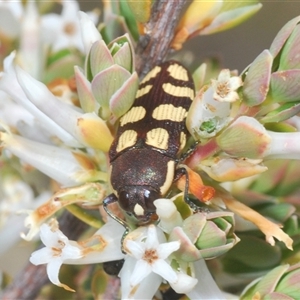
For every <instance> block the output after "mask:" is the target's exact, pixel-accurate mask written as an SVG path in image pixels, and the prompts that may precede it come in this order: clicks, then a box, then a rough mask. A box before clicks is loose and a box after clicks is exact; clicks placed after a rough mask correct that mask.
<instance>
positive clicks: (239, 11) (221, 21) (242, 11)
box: [200, 3, 262, 35]
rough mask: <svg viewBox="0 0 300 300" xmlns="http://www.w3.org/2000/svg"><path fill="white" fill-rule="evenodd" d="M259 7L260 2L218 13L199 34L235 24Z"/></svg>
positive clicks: (218, 30)
mask: <svg viewBox="0 0 300 300" xmlns="http://www.w3.org/2000/svg"><path fill="white" fill-rule="evenodd" d="M261 7H262V4H260V3H258V4H256V5H249V6H244V7H239V8H236V9H233V10H229V11H226V12H223V13H220V14H219V15H218V16H217V17H216V18H215V19H214V20H213V22H212V23H211V24H210V25H209V26H207V27H205V28H204V29H203V30H202V31H201V32H200V34H202V35H204V34H212V33H216V32H220V31H223V30H227V29H230V28H232V27H234V26H237V25H239V24H240V23H242V22H244V21H246V20H247V19H248V18H250V17H251V16H252V15H254V14H255V13H256V12H258V11H259V10H260V9H261Z"/></svg>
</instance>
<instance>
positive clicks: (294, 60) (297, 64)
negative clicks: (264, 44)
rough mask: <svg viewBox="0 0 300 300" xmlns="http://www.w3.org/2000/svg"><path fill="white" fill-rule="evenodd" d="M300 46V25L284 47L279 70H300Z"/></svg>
mask: <svg viewBox="0 0 300 300" xmlns="http://www.w3.org/2000/svg"><path fill="white" fill-rule="evenodd" d="M299 44H300V25H297V26H296V27H295V28H294V30H293V32H292V34H291V35H290V37H289V38H288V40H287V42H286V43H285V45H284V47H283V50H282V53H281V55H280V64H279V70H289V69H300V55H299Z"/></svg>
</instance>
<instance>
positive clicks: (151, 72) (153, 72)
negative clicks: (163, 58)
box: [141, 66, 161, 84]
mask: <svg viewBox="0 0 300 300" xmlns="http://www.w3.org/2000/svg"><path fill="white" fill-rule="evenodd" d="M160 71H161V67H160V66H156V67H154V68H153V69H152V70H151V71H150V72H149V73H148V74H147V75H146V76H145V77H144V79H143V80H142V82H141V84H143V83H145V82H147V81H149V80H150V79H151V78H154V77H156V75H157V74H158V73H159V72H160Z"/></svg>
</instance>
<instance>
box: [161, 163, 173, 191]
mask: <svg viewBox="0 0 300 300" xmlns="http://www.w3.org/2000/svg"><path fill="white" fill-rule="evenodd" d="M174 173H175V162H174V161H173V160H170V161H168V163H167V174H166V180H165V182H164V184H163V185H162V186H161V187H160V192H161V194H162V195H165V194H166V193H167V191H168V190H169V189H170V187H171V185H172V182H173V180H174Z"/></svg>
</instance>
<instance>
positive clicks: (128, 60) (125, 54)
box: [113, 43, 132, 72]
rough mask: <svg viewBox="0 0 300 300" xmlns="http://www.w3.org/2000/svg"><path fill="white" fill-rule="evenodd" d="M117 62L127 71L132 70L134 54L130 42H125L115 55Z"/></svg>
mask: <svg viewBox="0 0 300 300" xmlns="http://www.w3.org/2000/svg"><path fill="white" fill-rule="evenodd" d="M113 59H114V62H115V64H117V65H119V66H121V67H123V68H124V69H126V70H127V71H129V72H131V71H132V56H131V51H130V47H129V44H128V43H126V44H124V45H123V46H122V47H121V48H120V50H119V51H118V52H117V53H116V54H115V55H114V57H113Z"/></svg>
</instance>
